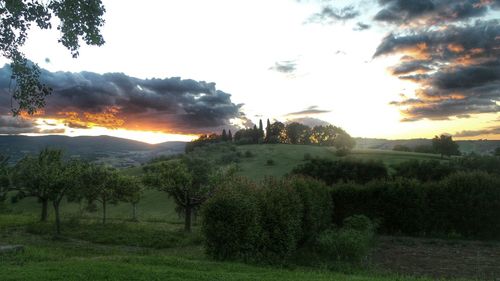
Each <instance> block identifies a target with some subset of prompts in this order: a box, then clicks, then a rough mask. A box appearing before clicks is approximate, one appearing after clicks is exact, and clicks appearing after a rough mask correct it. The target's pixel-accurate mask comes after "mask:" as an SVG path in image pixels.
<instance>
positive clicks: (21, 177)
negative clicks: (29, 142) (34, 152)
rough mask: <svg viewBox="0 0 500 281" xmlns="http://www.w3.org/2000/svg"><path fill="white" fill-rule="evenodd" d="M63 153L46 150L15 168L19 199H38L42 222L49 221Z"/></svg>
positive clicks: (15, 183)
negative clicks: (48, 210)
mask: <svg viewBox="0 0 500 281" xmlns="http://www.w3.org/2000/svg"><path fill="white" fill-rule="evenodd" d="M61 167H62V151H61V150H54V149H44V150H42V151H41V152H40V153H39V154H38V156H37V157H32V156H26V157H24V158H23V159H21V160H20V161H19V162H18V163H17V164H16V166H15V167H14V173H13V183H14V187H15V189H16V190H17V191H18V197H19V198H24V197H36V198H37V199H38V201H39V202H41V203H42V212H41V215H40V220H41V221H46V220H47V208H48V203H49V199H50V190H51V188H52V185H53V184H54V182H55V179H56V178H57V177H59V173H60V171H61Z"/></svg>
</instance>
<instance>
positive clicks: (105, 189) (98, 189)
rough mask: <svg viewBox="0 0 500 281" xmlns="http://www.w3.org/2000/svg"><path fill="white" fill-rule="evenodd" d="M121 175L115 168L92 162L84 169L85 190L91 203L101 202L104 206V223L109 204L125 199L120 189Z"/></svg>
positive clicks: (85, 195)
mask: <svg viewBox="0 0 500 281" xmlns="http://www.w3.org/2000/svg"><path fill="white" fill-rule="evenodd" d="M120 184H121V182H120V175H119V174H118V171H116V170H115V169H113V168H110V167H106V166H103V165H97V164H91V165H89V166H88V167H87V169H86V170H85V171H84V179H83V192H84V197H85V198H86V199H87V201H88V202H89V203H93V202H96V201H97V202H99V203H101V206H102V223H103V224H105V223H106V218H107V217H106V214H107V205H108V204H109V203H112V204H116V203H117V202H118V201H119V200H121V199H123V192H121V191H120V187H121V186H120Z"/></svg>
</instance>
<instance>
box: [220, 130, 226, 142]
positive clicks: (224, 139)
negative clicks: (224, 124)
mask: <svg viewBox="0 0 500 281" xmlns="http://www.w3.org/2000/svg"><path fill="white" fill-rule="evenodd" d="M221 141H227V133H226V129H222V135H221Z"/></svg>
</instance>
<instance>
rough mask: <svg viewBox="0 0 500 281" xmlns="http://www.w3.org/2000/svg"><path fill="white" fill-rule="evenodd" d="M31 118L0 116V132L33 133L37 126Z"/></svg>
mask: <svg viewBox="0 0 500 281" xmlns="http://www.w3.org/2000/svg"><path fill="white" fill-rule="evenodd" d="M35 125H36V124H35V123H34V122H33V121H31V120H28V119H24V118H21V117H12V116H0V134H9V135H10V134H25V133H34V132H35V131H36V130H37V128H36V127H35Z"/></svg>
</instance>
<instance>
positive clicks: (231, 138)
mask: <svg viewBox="0 0 500 281" xmlns="http://www.w3.org/2000/svg"><path fill="white" fill-rule="evenodd" d="M227 140H228V141H230V142H232V141H233V133H231V130H229V131H228V132H227Z"/></svg>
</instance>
